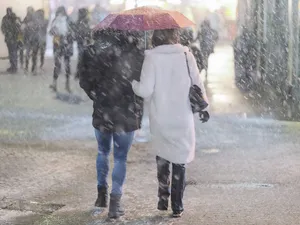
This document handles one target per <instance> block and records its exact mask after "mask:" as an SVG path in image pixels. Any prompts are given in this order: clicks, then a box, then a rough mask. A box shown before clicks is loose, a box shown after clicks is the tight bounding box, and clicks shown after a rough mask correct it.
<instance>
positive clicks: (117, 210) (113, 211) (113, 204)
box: [108, 194, 125, 219]
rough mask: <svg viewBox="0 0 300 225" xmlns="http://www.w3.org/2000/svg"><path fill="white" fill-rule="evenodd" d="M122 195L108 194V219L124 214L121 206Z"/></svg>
mask: <svg viewBox="0 0 300 225" xmlns="http://www.w3.org/2000/svg"><path fill="white" fill-rule="evenodd" d="M121 197H122V195H114V194H110V202H109V212H108V217H109V218H110V219H118V218H119V217H120V216H124V214H125V212H124V210H123V209H122V208H121Z"/></svg>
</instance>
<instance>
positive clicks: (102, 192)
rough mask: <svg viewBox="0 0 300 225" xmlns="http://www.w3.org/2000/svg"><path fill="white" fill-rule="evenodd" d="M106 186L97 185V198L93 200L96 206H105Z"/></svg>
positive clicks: (106, 197) (106, 198)
mask: <svg viewBox="0 0 300 225" xmlns="http://www.w3.org/2000/svg"><path fill="white" fill-rule="evenodd" d="M107 200H108V195H107V188H106V187H98V198H97V200H96V202H95V206H96V207H101V208H107Z"/></svg>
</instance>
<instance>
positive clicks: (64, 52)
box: [50, 6, 74, 92]
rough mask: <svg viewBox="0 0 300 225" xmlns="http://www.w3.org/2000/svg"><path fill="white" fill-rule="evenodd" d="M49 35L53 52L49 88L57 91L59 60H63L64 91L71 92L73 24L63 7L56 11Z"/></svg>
mask: <svg viewBox="0 0 300 225" xmlns="http://www.w3.org/2000/svg"><path fill="white" fill-rule="evenodd" d="M50 34H51V35H52V36H53V52H54V71H53V82H52V84H51V85H50V88H51V89H52V90H53V91H57V79H58V76H59V74H60V72H61V59H62V58H63V59H64V64H65V71H66V86H65V87H66V90H67V91H68V92H71V88H70V75H71V66H70V60H71V57H72V56H73V42H74V24H73V22H72V21H71V20H70V18H69V17H68V15H67V12H66V9H65V7H63V6H61V7H59V8H58V9H57V11H56V14H55V18H54V20H53V22H52V24H51V28H50Z"/></svg>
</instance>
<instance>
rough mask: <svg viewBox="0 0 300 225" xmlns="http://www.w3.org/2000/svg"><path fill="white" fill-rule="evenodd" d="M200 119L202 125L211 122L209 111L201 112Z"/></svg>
mask: <svg viewBox="0 0 300 225" xmlns="http://www.w3.org/2000/svg"><path fill="white" fill-rule="evenodd" d="M199 118H200V120H201V122H202V123H206V122H207V121H208V120H209V118H210V115H209V113H208V112H207V111H201V112H199Z"/></svg>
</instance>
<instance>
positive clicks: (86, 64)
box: [78, 49, 95, 100]
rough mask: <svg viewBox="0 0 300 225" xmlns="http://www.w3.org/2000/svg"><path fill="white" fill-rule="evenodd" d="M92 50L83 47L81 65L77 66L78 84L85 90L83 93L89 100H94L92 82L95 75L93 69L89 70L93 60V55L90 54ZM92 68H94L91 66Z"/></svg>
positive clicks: (93, 82)
mask: <svg viewBox="0 0 300 225" xmlns="http://www.w3.org/2000/svg"><path fill="white" fill-rule="evenodd" d="M91 52H92V51H89V49H85V50H84V53H83V57H82V66H81V67H80V68H79V71H78V73H79V85H80V87H81V88H82V89H83V90H84V91H85V93H86V94H87V95H88V96H89V98H90V99H91V100H95V93H94V91H95V90H94V89H95V88H94V84H95V79H94V78H95V77H94V76H93V75H94V74H93V71H91V65H90V64H91V62H92V61H93V56H91V55H90V54H92V53H91ZM93 69H94V68H93Z"/></svg>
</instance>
